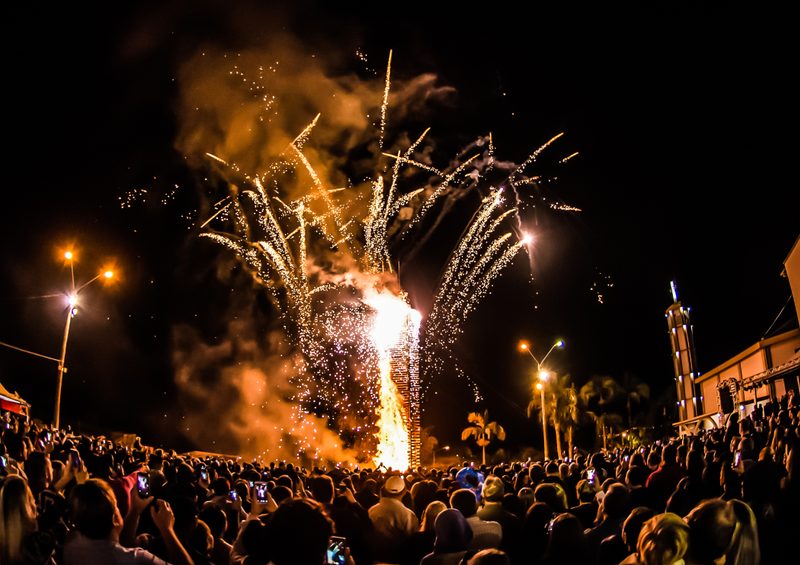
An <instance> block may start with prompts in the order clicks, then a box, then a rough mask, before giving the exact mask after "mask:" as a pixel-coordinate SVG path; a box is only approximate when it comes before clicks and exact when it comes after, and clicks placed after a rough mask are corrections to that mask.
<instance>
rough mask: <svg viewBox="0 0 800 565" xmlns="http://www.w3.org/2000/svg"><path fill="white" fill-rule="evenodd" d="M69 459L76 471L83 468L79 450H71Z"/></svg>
mask: <svg viewBox="0 0 800 565" xmlns="http://www.w3.org/2000/svg"><path fill="white" fill-rule="evenodd" d="M69 459H70V461H72V466H73V467H74V468H75V469H78V468H79V467H80V466H81V456H80V454H79V453H78V450H77V449H70V450H69Z"/></svg>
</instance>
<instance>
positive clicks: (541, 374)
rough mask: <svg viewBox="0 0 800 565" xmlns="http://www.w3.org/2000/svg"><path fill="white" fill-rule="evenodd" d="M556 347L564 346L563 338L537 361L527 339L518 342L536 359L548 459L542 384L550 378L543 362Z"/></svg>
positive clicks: (545, 451) (546, 456)
mask: <svg viewBox="0 0 800 565" xmlns="http://www.w3.org/2000/svg"><path fill="white" fill-rule="evenodd" d="M556 347H558V348H561V347H564V340H563V339H559V340H558V341H556V342H555V343H554V344H553V345H552V346H551V347H550V349H549V350H548V351H547V353H545V356H544V357H542V360H541V361H539V360H538V359H537V358H536V356H535V355H534V354H533V351H531V347H530V345H529V344H528V342H527V341H521V342H519V350H520V351H524V352H526V353H527V354H528V355H530V356H531V358H532V359H533V360H534V361H536V367H537V376H538V378H539V382H538V383H536V390H538V391H539V392H540V393H541V402H542V439H543V440H544V458H545V459H549V458H550V450H549V448H548V446H547V409H546V407H545V402H544V385H545V383H546V382H547V380H548V379H549V378H550V372H549V371H548V370H547V369H545V368H544V362H545V361H546V360H547V358H548V357H549V356H550V353H552V352H553V350H554V349H555V348H556Z"/></svg>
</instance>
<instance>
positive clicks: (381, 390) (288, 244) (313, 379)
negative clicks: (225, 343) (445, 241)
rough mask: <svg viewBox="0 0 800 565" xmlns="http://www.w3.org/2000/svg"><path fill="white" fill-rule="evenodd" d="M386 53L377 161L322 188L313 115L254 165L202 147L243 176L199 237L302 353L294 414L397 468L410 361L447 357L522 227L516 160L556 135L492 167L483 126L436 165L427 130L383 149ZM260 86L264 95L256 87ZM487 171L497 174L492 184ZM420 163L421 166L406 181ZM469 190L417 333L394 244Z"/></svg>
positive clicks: (520, 173)
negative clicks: (427, 153)
mask: <svg viewBox="0 0 800 565" xmlns="http://www.w3.org/2000/svg"><path fill="white" fill-rule="evenodd" d="M390 65H391V55H390V59H389V64H388V65H387V70H386V75H385V85H384V91H383V100H382V104H381V106H380V124H379V131H378V133H377V141H376V144H377V147H378V158H379V162H378V163H377V166H376V168H375V170H376V171H380V172H378V173H374V174H373V175H372V176H371V178H367V179H365V180H362V181H361V182H356V183H352V182H350V181H348V183H347V184H348V186H346V187H344V188H342V187H335V186H327V185H326V183H325V182H324V181H323V177H322V176H321V175H320V174H318V172H317V171H316V169H315V168H314V166H313V159H312V158H311V157H309V155H308V154H307V153H306V151H305V146H306V145H307V144H308V143H309V142H310V140H311V139H313V130H314V127H315V125H316V124H317V123H318V122H319V121H320V120H324V119H325V117H324V116H320V115H317V116H316V117H314V118H313V120H312V121H311V122H310V123H309V124H308V125H307V126H306V127H305V128H303V129H302V131H300V133H299V134H298V135H297V136H296V137H295V138H294V140H293V141H292V142H291V143H289V145H288V147H286V149H285V150H284V151H283V152H282V153H281V154H279V155H277V156H276V157H275V158H274V159H273V160H272V161H271V163H270V164H269V165H268V166H267V167H266V171H265V172H264V173H261V174H253V175H243V174H242V173H241V171H239V169H238V168H237V167H234V166H233V165H231V164H229V163H227V162H226V160H225V157H224V156H222V157H218V156H215V155H211V154H209V157H210V158H212V159H213V161H214V163H216V164H217V165H220V166H222V167H223V169H222V170H223V171H224V172H225V174H227V175H231V174H234V175H237V176H239V177H243V178H241V180H240V181H238V182H239V183H240V184H242V185H246V186H247V188H245V189H240V188H239V186H238V185H237V184H235V183H233V182H231V183H229V194H228V195H227V196H226V197H225V198H224V199H223V200H221V201H220V202H218V203H217V204H216V205H215V206H214V208H213V209H214V210H215V212H214V214H213V215H212V216H211V217H210V218H209V219H208V220H206V222H205V223H204V224H203V226H204V227H205V226H213V227H212V228H210V229H209V231H208V232H207V233H204V234H203V236H204V237H207V238H209V239H211V240H213V241H215V242H217V243H219V244H221V245H223V246H225V247H227V248H228V249H230V250H232V251H233V252H235V254H236V255H237V257H238V258H239V259H240V261H241V262H242V264H243V265H244V266H245V267H246V269H247V271H248V272H249V273H250V274H251V275H252V277H253V279H254V280H255V281H256V282H257V283H258V284H259V285H260V286H261V287H263V288H264V289H265V290H266V292H267V293H268V295H269V297H270V299H271V302H272V304H273V305H274V307H275V309H276V310H277V311H278V312H279V313H280V316H281V320H282V324H283V329H284V331H285V333H286V335H287V336H288V337H289V338H290V340H291V342H292V343H293V344H294V346H295V348H296V351H297V352H299V353H300V355H299V356H297V355H296V356H294V358H295V359H297V362H296V364H297V367H296V377H295V379H294V381H293V385H294V387H295V389H296V392H295V394H294V398H293V401H294V403H295V404H294V405H295V407H296V410H297V418H298V420H301V419H302V417H303V416H304V415H305V414H307V413H313V414H315V415H317V416H323V417H324V418H326V419H327V424H328V426H329V427H330V428H331V429H333V430H335V431H336V432H337V433H339V434H340V436H341V437H342V439H343V440H344V443H345V444H348V445H356V446H357V448H358V449H359V450H360V451H361V452H362V453H365V454H369V455H371V456H372V460H373V462H374V463H376V464H379V463H383V464H385V465H387V466H393V467H395V468H403V469H404V468H406V467H408V466H409V464H413V463H414V460H413V457H412V459H411V460H409V455H408V454H409V453H410V452H413V447H411V448H410V447H409V446H410V444H413V442H414V439H413V438H414V430H413V428H414V427H415V426H416V427H417V428H418V427H419V421H418V418H419V411H418V409H419V401H420V390H419V381H418V380H417V379H418V374H417V370H418V369H419V368H420V365H421V371H422V373H423V381H424V382H425V383H430V381H431V380H432V379H433V378H435V376H436V375H437V374H439V373H441V372H442V371H443V370H445V369H446V367H447V365H448V362H446V360H449V359H451V358H452V356H451V355H450V351H451V348H452V346H453V344H454V343H455V342H456V341H457V340H458V338H459V337H460V335H461V333H462V331H463V327H464V323H465V322H466V320H467V319H468V317H469V316H470V314H471V313H472V312H473V311H474V310H475V308H476V307H477V305H478V304H479V302H480V301H481V300H482V299H483V298H484V297H485V296H486V294H487V293H489V291H490V289H491V287H492V284H493V282H494V281H495V280H496V279H497V277H498V276H499V275H500V274H501V273H502V272H503V269H504V268H505V267H506V266H508V265H509V263H510V262H511V261H512V260H513V259H514V257H515V256H516V255H517V254H518V253H519V252H520V251H522V250H523V249H525V245H524V244H523V243H522V242H521V241H520V238H521V237H522V236H521V234H520V233H515V231H516V230H514V229H509V227H510V224H512V223H517V224H518V223H519V218H518V217H517V215H516V208H515V207H509V206H507V202H506V198H505V192H507V191H508V190H514V189H515V188H516V187H517V186H519V185H520V184H522V183H525V182H526V181H527V180H528V178H527V177H525V176H524V170H525V168H526V167H527V166H529V165H530V164H531V163H532V162H534V161H535V160H536V158H537V157H538V155H539V154H540V153H541V152H542V151H543V150H544V149H545V148H546V147H547V146H548V145H550V144H552V143H553V142H554V141H555V140H556V139H558V137H560V135H559V136H556V137H555V138H553V139H551V140H550V141H548V142H547V143H546V144H545V145H543V146H542V147H540V148H539V149H537V150H536V151H535V152H534V153H533V154H531V156H530V157H529V158H528V159H527V160H526V161H525V162H524V163H523V164H522V165H520V166H516V165H514V166H508V165H507V164H506V165H505V166H500V167H499V166H498V162H497V161H496V160H495V156H494V145H493V143H492V140H491V136H488V137H487V138H479V140H478V141H476V143H475V144H473V145H472V146H470V147H468V148H467V150H466V151H465V152H462V153H461V154H460V155H459V158H458V159H457V160H456V161H454V162H452V163H450V164H449V166H448V167H446V168H444V169H438V168H436V167H435V166H433V165H431V164H427V163H425V162H423V161H424V160H423V159H421V157H420V156H419V152H420V147H421V146H422V144H423V143H424V142H425V139H426V136H427V134H428V130H425V131H424V132H422V134H421V135H419V136H418V137H417V138H416V139H415V140H414V141H413V142H411V143H408V144H407V146H406V147H405V148H399V149H395V150H393V151H391V152H389V151H387V152H385V153H383V152H382V150H383V149H384V146H385V145H386V144H387V140H386V133H387V119H386V118H387V114H388V103H389V98H390V74H391V73H390V70H391V67H390ZM238 72H241V71H238ZM258 92H259V96H262V97H263V96H265V94H264V92H263V90H262V89H259V90H258ZM269 100H270V101H272V102H274V104H272V103H271V105H270V110H271V111H277V108H278V102H277V101H275V99H274V98H273V97H269ZM500 165H503V164H502V163H501V164H500ZM495 169H500V170H501V172H502V173H503V174H502V175H501V176H500V178H499V180H498V182H497V183H496V184H494V185H491V184H488V180H487V179H489V176H490V173H492V174H494V175H495V176H496V171H495ZM420 173H424V174H425V175H426V178H425V180H424V181H421V182H420V183H419V184H417V185H416V186H415V185H413V179H419V178H420V176H421V175H420ZM287 175H288V176H292V178H293V179H294V181H295V182H297V183H300V184H304V185H305V186H306V187H307V188H306V189H305V190H304V191H302V192H301V194H300V195H299V196H297V195H296V194H295V196H294V197H293V198H289V197H288V195H287V193H286V191H284V190H282V184H281V179H282V178H286V176H287ZM409 179H411V180H412V185H411V186H409ZM503 187H506V188H503ZM475 193H477V194H480V195H482V196H481V202H480V205H479V206H478V208H477V211H476V212H475V214H474V215H473V216H472V218H471V219H470V221H469V222H468V224H467V226H466V228H465V229H464V233H463V234H462V236H461V237H460V239H459V240H458V242H457V243H456V245H455V247H454V249H453V251H452V253H451V254H450V256H449V258H448V260H447V262H446V264H445V266H444V268H443V271H442V275H441V277H440V280H439V283H438V288H437V290H436V292H435V295H434V302H433V307H432V309H431V311H430V313H429V315H428V317H427V319H426V320H425V321H424V323H423V324H422V328H423V330H422V331H423V335H422V336H421V341H420V335H419V332H420V316H419V314H418V313H417V312H416V311H415V310H413V309H412V308H411V306H410V304H409V301H408V298H407V295H406V294H405V292H404V291H403V290H402V288H401V286H400V277H399V274H398V273H397V260H396V258H395V255H394V253H395V252H396V250H397V248H398V247H399V244H398V242H406V243H407V242H409V241H411V240H413V241H414V242H415V243H414V244H413V245H410V246H409V245H408V244H407V245H406V247H407V248H408V247H410V248H411V251H410V252H409V255H413V253H414V252H415V251H416V250H417V249H418V248H419V246H421V245H424V243H425V242H426V241H427V240H428V238H430V237H431V234H432V233H433V231H434V230H435V229H436V228H437V227H438V225H439V223H440V222H441V219H442V217H443V216H444V215H445V214H447V213H448V211H449V210H450V209H451V208H452V206H453V202H455V201H456V200H459V199H461V198H463V197H465V196H466V195H468V194H475ZM365 204H366V205H365ZM364 208H366V212H364ZM434 211H436V214H434ZM223 212H224V215H223ZM432 216H433V217H432ZM511 219H514V220H516V222H511V221H510V220H511ZM398 344H400V349H403V350H404V351H405V354H404V355H405V357H404V358H403V363H404V364H405V367H406V368H407V371H408V375H409V376H408V377H407V380H406V381H404V383H405V384H403V385H402V386H401V387H398V378H397V374H395V373H396V372H397V369H396V367H395V366H393V363H395V364H396V362H397V360H396V359H395V357H396V353H394V352H395V351H396V350H397V349H398V347H399V346H398ZM417 347H420V352H419V353H417ZM456 370H457V372H458V371H460V368H458V367H456ZM400 389H402V390H400ZM417 438H418V436H417ZM297 449H298V452H309V451H313V446H312V445H311V444H310V442H304V441H301V442H299V444H298V445H297Z"/></svg>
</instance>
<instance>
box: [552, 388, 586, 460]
mask: <svg viewBox="0 0 800 565" xmlns="http://www.w3.org/2000/svg"><path fill="white" fill-rule="evenodd" d="M569 381H570V377H569V375H564V378H563V380H562V379H559V382H560V388H559V392H558V402H557V403H556V406H555V410H554V411H553V427H554V428H555V430H556V446H557V449H558V454H559V456H561V455H562V451H561V439H560V437H559V434H560V430H562V429H563V430H564V433H565V434H566V436H567V448H568V449H569V457H572V447H573V435H574V433H575V428H576V427H577V426H578V423H579V422H580V415H579V412H578V393H577V391H576V390H575V385H573V384H572V383H570V382H569Z"/></svg>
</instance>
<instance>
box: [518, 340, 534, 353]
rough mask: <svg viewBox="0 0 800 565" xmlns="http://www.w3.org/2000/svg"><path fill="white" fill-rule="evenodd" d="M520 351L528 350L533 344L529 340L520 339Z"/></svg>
mask: <svg viewBox="0 0 800 565" xmlns="http://www.w3.org/2000/svg"><path fill="white" fill-rule="evenodd" d="M517 347H518V348H519V350H520V351H528V350H529V349H530V348H531V345H530V344H529V343H528V342H527V341H524V340H523V341H520V342H519V345H518V346H517Z"/></svg>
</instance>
